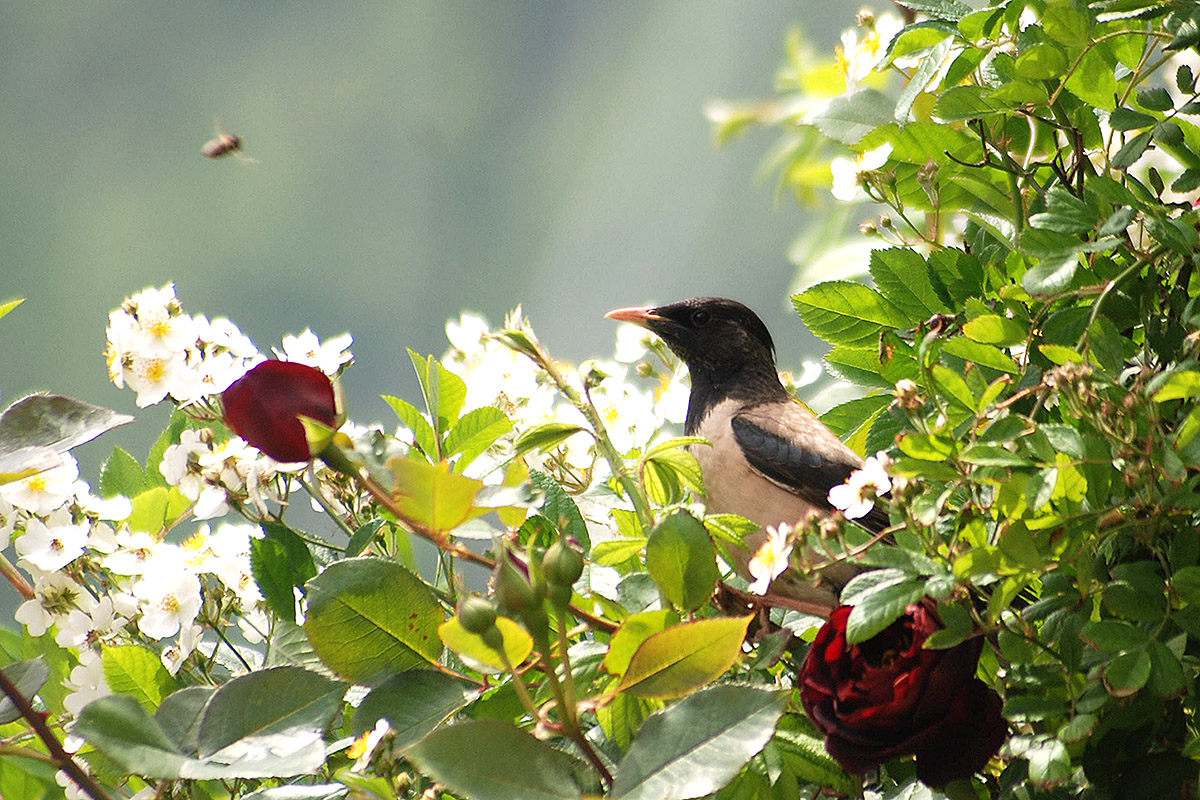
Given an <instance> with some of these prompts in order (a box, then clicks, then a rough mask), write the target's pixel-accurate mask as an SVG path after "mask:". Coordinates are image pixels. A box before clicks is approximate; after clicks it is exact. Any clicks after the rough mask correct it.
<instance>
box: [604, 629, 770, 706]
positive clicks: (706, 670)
mask: <svg viewBox="0 0 1200 800" xmlns="http://www.w3.org/2000/svg"><path fill="white" fill-rule="evenodd" d="M751 618H752V617H750V616H745V617H716V618H713V619H702V620H698V621H696V622H685V623H682V624H680V625H676V626H674V627H671V628H667V629H666V630H664V631H659V632H658V633H655V634H652V635H651V636H650V637H649V638H647V639H646V641H644V642H642V644H641V646H640V647H639V648H638V649H637V652H635V653H634V654H633V658H632V659H631V661H630V663H629V669H627V670H626V671H625V677H624V679H622V681H621V685H620V686H619V687H617V690H618V691H623V692H629V693H630V694H634V695H637V696H638V697H657V698H659V699H663V700H667V699H670V698H673V697H682V696H683V695H685V694H687V693H688V692H691V691H692V690H694V689H698V688H700V687H701V686H704V685H705V684H708V683H712V682H713V681H715V680H716V679H717V678H719V677H721V676H722V675H723V674H725V671H726V670H728V669H729V668H730V667H732V666H733V663H734V662H735V661H736V660H737V657H738V654H739V653H741V650H742V640H743V639H744V638H745V636H746V627H747V626H748V625H749V624H750V620H751Z"/></svg>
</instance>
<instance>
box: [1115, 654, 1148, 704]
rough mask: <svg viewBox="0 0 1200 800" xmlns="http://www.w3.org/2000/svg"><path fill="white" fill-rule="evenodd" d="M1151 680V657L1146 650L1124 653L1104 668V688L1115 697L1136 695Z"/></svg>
mask: <svg viewBox="0 0 1200 800" xmlns="http://www.w3.org/2000/svg"><path fill="white" fill-rule="evenodd" d="M1149 679H1150V655H1149V654H1148V653H1147V652H1146V651H1145V650H1138V651H1136V652H1130V653H1122V654H1121V655H1119V656H1117V657H1116V658H1114V659H1113V660H1112V661H1110V662H1108V666H1107V667H1105V668H1104V688H1106V689H1108V693H1109V694H1111V695H1112V696H1113V697H1129V696H1130V695H1131V694H1136V693H1137V691H1138V690H1139V689H1141V688H1142V687H1143V686H1145V685H1146V681H1147V680H1149Z"/></svg>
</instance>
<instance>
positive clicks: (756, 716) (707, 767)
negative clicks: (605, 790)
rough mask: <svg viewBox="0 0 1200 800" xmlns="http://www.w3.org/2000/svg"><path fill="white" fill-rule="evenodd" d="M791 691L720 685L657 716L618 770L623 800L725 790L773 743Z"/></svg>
mask: <svg viewBox="0 0 1200 800" xmlns="http://www.w3.org/2000/svg"><path fill="white" fill-rule="evenodd" d="M787 696H788V695H787V693H786V692H769V691H763V690H762V689H757V688H752V687H750V686H715V687H713V688H711V689H706V690H704V691H700V692H696V693H695V694H693V695H691V696H689V697H687V698H685V699H683V700H681V701H680V702H678V703H676V704H675V705H673V706H671V707H670V708H668V709H667V710H666V711H662V712H660V713H658V714H654V715H653V716H651V717H650V718H649V719H647V720H646V722H645V723H644V724H643V725H642V728H641V730H639V731H638V733H637V736H636V737H634V740H633V742H632V744H630V746H629V751H628V752H627V753H626V754H625V757H624V758H623V759H621V763H620V764H618V765H617V771H616V775H615V776H614V780H613V786H612V794H613V796H614V797H620V798H622V800H684V798H691V797H702V796H704V795H708V794H711V793H712V792H715V791H717V790H718V789H720V788H721V787H723V786H725V785H726V784H727V783H729V781H731V780H733V778H734V776H735V775H737V773H738V772H739V771H740V770H741V768H742V767H743V766H745V764H746V762H747V761H749V760H750V759H751V758H752V757H753V756H754V755H755V754H756V753H758V752H759V751H760V750H762V748H763V747H764V746H765V745H766V743H767V742H768V741H770V739H771V736H772V734H773V733H774V732H775V726H776V725H777V724H778V722H779V717H780V716H781V715H782V713H783V708H784V705H785V704H786V702H787Z"/></svg>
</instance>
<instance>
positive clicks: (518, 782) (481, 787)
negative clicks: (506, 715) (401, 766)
mask: <svg viewBox="0 0 1200 800" xmlns="http://www.w3.org/2000/svg"><path fill="white" fill-rule="evenodd" d="M404 755H405V758H408V759H409V760H411V761H412V762H413V763H414V764H416V765H417V767H418V768H419V769H420V770H421V771H422V772H424V773H425V774H427V775H429V776H430V777H432V778H434V779H435V780H437V781H439V782H440V783H444V784H445V785H446V786H447V787H449V788H450V790H451V791H452V792H454V793H455V794H458V795H463V796H465V797H471V798H474V799H475V800H578V798H580V797H582V795H583V793H582V791H581V790H580V788H579V785H578V784H577V783H576V781H575V776H574V768H575V762H573V760H572V759H571V758H570V756H568V755H567V754H565V753H563V752H561V751H559V750H555V749H554V748H553V747H551V746H550V745H548V744H545V743H544V742H539V741H538V740H537V739H535V738H533V737H532V736H530V735H529V734H528V733H525V732H524V731H521V730H519V729H517V728H516V727H514V726H513V725H512V723H510V722H502V721H500V720H471V721H468V722H460V723H458V724H457V725H448V726H446V727H444V728H440V729H438V730H435V731H434V732H433V733H431V734H429V735H428V736H426V737H425V738H424V739H422V740H421V741H419V742H417V743H416V744H415V745H413V746H412V747H410V748H409V749H408V750H407V752H405V754H404Z"/></svg>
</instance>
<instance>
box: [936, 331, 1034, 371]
mask: <svg viewBox="0 0 1200 800" xmlns="http://www.w3.org/2000/svg"><path fill="white" fill-rule="evenodd" d="M942 352H943V353H949V354H950V355H952V356H958V357H959V358H961V359H963V360H964V361H968V362H970V363H972V364H978V365H979V366H981V367H990V368H991V369H998V370H1000V371H1001V372H1007V373H1008V374H1010V375H1016V374H1018V373H1020V371H1021V367H1020V365H1018V364H1017V362H1016V361H1014V360H1013V359H1012V357H1011V356H1009V355H1008V354H1007V353H1005V352H1004V351H1002V350H1001V349H1000V348H998V347H993V346H992V345H990V344H980V343H979V342H973V341H971V340H970V339H968V338H966V337H964V336H955V337H953V338H952V339H947V340H946V342H945V344H943V345H942Z"/></svg>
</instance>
